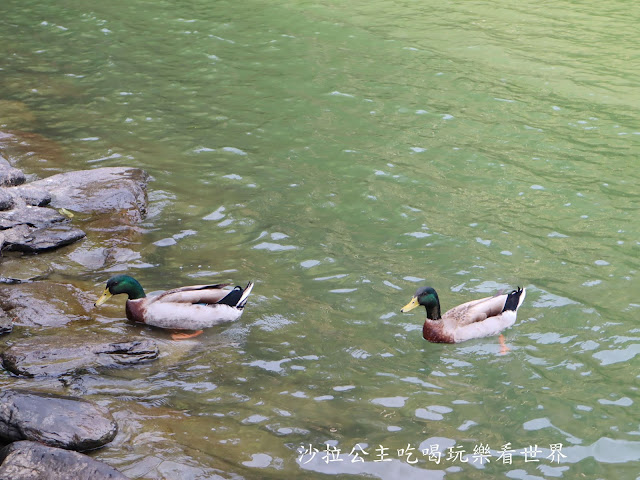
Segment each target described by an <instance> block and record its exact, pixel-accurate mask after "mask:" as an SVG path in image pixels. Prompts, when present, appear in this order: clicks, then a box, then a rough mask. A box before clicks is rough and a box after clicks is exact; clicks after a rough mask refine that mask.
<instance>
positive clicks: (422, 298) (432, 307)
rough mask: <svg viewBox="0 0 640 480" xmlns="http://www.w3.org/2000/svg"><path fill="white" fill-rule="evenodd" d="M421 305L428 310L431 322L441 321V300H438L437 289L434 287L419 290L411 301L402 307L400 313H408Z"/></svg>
mask: <svg viewBox="0 0 640 480" xmlns="http://www.w3.org/2000/svg"><path fill="white" fill-rule="evenodd" d="M420 305H422V306H423V307H424V308H425V309H426V310H427V317H428V318H430V319H431V320H439V319H440V317H441V314H440V299H439V298H438V294H437V293H436V291H435V289H433V288H432V287H422V288H419V289H418V290H416V293H415V294H414V295H413V297H412V298H411V301H410V302H409V303H407V304H406V305H405V306H404V307H402V309H401V310H400V311H401V312H402V313H407V312H408V311H410V310H413V309H414V308H416V307H419V306H420Z"/></svg>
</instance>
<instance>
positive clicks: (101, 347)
mask: <svg viewBox="0 0 640 480" xmlns="http://www.w3.org/2000/svg"><path fill="white" fill-rule="evenodd" d="M61 343H63V344H64V343H66V344H67V346H61V345H60V344H61ZM158 353H159V351H158V346H157V345H156V343H155V342H153V341H151V340H136V341H132V342H121V343H94V344H87V339H86V338H73V337H71V338H69V337H65V338H58V337H56V339H55V340H51V341H46V340H42V339H40V338H38V339H36V340H35V341H34V340H32V341H25V342H22V343H20V344H15V345H12V346H11V347H9V348H7V349H6V350H5V351H3V352H2V353H0V359H1V360H2V364H3V365H4V368H6V369H7V370H9V371H10V372H11V373H14V374H15V375H22V376H27V377H38V376H50V377H59V376H62V375H68V374H72V373H77V372H82V371H86V370H90V369H94V368H98V367H102V368H113V367H123V366H127V365H135V364H139V363H143V362H147V361H150V360H154V359H156V358H157V357H158Z"/></svg>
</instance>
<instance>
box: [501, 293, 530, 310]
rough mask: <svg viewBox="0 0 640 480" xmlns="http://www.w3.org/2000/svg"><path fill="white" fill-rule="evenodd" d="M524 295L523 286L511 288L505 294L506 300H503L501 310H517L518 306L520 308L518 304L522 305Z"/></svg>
mask: <svg viewBox="0 0 640 480" xmlns="http://www.w3.org/2000/svg"><path fill="white" fill-rule="evenodd" d="M525 295H526V292H525V289H524V288H520V287H518V289H517V290H513V291H512V292H511V293H509V294H508V295H507V300H506V301H505V302H504V308H503V309H502V311H503V312H506V311H508V310H511V311H514V312H515V311H517V310H518V308H520V305H522V302H523V301H524V297H525Z"/></svg>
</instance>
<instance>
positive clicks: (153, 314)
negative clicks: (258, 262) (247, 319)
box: [95, 275, 253, 339]
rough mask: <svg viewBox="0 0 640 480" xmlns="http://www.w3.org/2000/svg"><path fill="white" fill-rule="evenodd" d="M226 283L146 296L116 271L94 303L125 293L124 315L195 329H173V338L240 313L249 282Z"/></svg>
mask: <svg viewBox="0 0 640 480" xmlns="http://www.w3.org/2000/svg"><path fill="white" fill-rule="evenodd" d="M228 285H229V284H228V283H219V284H216V285H193V286H191V287H179V288H174V289H173V290H167V291H166V292H162V293H160V294H159V295H154V296H150V297H147V296H146V295H145V293H144V290H143V288H142V286H141V285H140V283H139V282H138V281H137V280H136V279H135V278H133V277H130V276H128V275H116V276H115V277H111V278H110V279H109V280H108V281H107V286H106V288H105V290H104V293H103V294H102V296H101V297H100V298H99V299H98V300H97V301H96V303H95V306H96V307H97V306H99V305H102V304H103V303H104V302H106V301H107V300H108V299H109V298H111V296H113V295H119V294H121V293H126V294H127V295H128V299H127V304H126V314H127V318H128V319H129V320H131V321H134V322H140V323H145V324H147V325H153V326H154V327H159V328H165V329H170V330H195V332H193V333H174V334H173V335H172V337H173V338H174V339H181V338H191V337H194V336H196V335H199V334H201V333H202V329H203V328H208V327H212V326H214V325H218V324H219V323H224V322H231V321H233V320H237V319H238V318H240V315H242V311H243V309H244V306H245V304H246V303H247V297H249V294H250V293H251V289H252V288H253V282H249V284H248V285H247V286H246V287H245V288H242V287H239V286H238V287H235V288H233V289H225V288H224V287H226V286H228Z"/></svg>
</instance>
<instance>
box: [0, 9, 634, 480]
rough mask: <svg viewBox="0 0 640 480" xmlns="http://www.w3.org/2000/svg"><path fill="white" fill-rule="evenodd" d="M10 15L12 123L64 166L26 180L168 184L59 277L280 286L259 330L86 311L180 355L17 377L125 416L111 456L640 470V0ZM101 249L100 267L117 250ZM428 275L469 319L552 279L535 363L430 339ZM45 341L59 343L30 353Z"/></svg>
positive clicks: (492, 347)
mask: <svg viewBox="0 0 640 480" xmlns="http://www.w3.org/2000/svg"><path fill="white" fill-rule="evenodd" d="M0 11H1V12H2V20H1V21H0V36H1V38H2V39H3V41H2V42H1V45H2V46H1V47H0V49H1V51H2V55H1V56H0V58H2V59H3V60H2V61H0V68H2V70H1V71H0V72H1V74H2V75H1V77H0V84H1V86H2V89H1V91H2V94H1V98H0V112H2V114H1V115H0V117H2V121H1V125H2V130H4V131H20V132H33V133H35V134H38V135H39V136H41V137H43V138H44V139H47V140H48V141H50V142H51V144H52V145H55V149H56V152H58V153H57V155H56V156H54V157H51V158H48V159H47V161H41V159H40V160H36V159H35V158H33V159H30V158H31V157H28V156H27V157H26V158H23V160H22V162H21V163H20V166H21V167H22V168H24V169H25V170H27V171H28V172H29V173H34V174H38V175H40V176H46V175H49V174H51V173H55V172H58V171H68V170H72V169H82V168H97V167H101V166H120V165H126V166H135V167H140V168H143V169H145V170H147V171H148V172H149V173H150V174H151V175H152V176H153V178H154V181H153V182H152V183H151V184H150V202H151V204H150V214H149V216H148V218H147V219H146V220H145V221H144V223H143V224H142V225H141V226H140V229H139V230H137V231H136V233H135V235H127V236H125V237H123V238H120V239H119V240H118V241H119V242H122V243H121V244H118V245H119V246H120V247H122V248H126V249H127V252H131V253H130V254H127V255H124V254H123V255H120V256H116V257H115V260H113V261H112V262H111V263H108V264H107V265H106V266H102V265H100V266H98V267H93V266H92V265H91V263H90V262H87V261H86V260H85V261H83V262H82V263H77V262H76V263H74V262H73V258H74V257H73V251H71V252H70V253H68V254H69V255H70V258H71V259H72V260H71V261H69V262H66V263H65V264H64V267H63V268H61V269H60V270H61V271H60V272H58V274H59V275H64V276H65V278H66V279H67V280H69V279H71V280H70V281H75V282H77V283H78V284H79V285H81V286H82V288H84V289H86V290H88V291H91V290H92V289H95V292H96V295H97V294H99V293H100V292H101V290H102V288H103V284H104V281H105V280H106V279H107V278H108V277H109V276H110V275H111V274H112V273H113V272H122V271H127V272H129V273H131V274H133V275H134V276H135V277H136V278H138V279H139V280H140V281H141V283H142V284H143V285H144V286H145V287H146V288H147V290H159V289H164V288H168V287H171V286H175V285H182V284H188V283H202V282H209V281H211V282H214V281H216V282H217V281H222V280H225V281H232V282H235V283H245V282H247V281H248V280H255V281H256V287H255V289H254V294H253V295H252V297H251V300H250V302H249V305H248V307H247V309H246V312H245V314H244V316H243V317H242V318H241V320H240V321H239V322H237V323H235V324H233V325H230V326H227V327H223V328H221V329H215V330H210V331H207V332H206V333H205V334H204V335H202V336H201V337H199V338H198V339H197V340H194V341H189V342H184V343H182V344H178V345H175V344H171V343H170V342H168V341H167V340H166V336H164V334H162V333H161V332H157V331H153V330H145V329H140V328H138V327H133V326H130V325H128V324H127V323H126V321H125V320H124V309H123V306H122V301H120V302H118V301H114V302H113V305H112V306H106V307H104V308H103V309H101V310H99V311H95V312H92V314H91V315H93V316H94V317H95V319H96V322H95V323H94V324H86V323H83V324H82V325H70V326H69V327H67V328H69V329H72V330H78V331H80V332H83V331H86V332H95V331H104V330H105V329H106V330H109V331H110V332H114V334H118V335H131V336H136V335H143V336H147V337H151V338H157V339H159V340H160V341H162V342H164V343H163V345H164V346H165V354H164V356H163V358H161V359H160V361H158V362H156V363H154V364H150V365H148V366H144V367H141V368H136V369H131V370H126V371H113V372H106V373H105V372H102V373H96V374H89V375H86V376H83V377H82V378H78V379H77V380H76V381H75V382H72V383H71V385H69V386H67V387H64V386H62V385H61V384H59V383H57V382H49V381H45V380H42V381H40V380H35V381H24V380H17V379H15V378H11V377H9V376H8V375H7V374H4V375H2V376H0V384H1V385H3V386H8V385H19V386H30V387H33V388H36V387H41V388H45V389H53V390H54V391H64V392H67V393H71V394H81V395H85V396H87V397H88V398H92V399H94V400H96V401H98V402H100V403H102V404H104V405H106V406H108V407H109V408H110V409H111V410H112V411H113V412H114V415H115V416H116V418H117V420H118V422H119V424H120V433H119V434H118V437H117V438H116V440H115V441H114V443H112V444H111V445H109V446H107V447H106V448H104V449H102V450H100V451H97V452H95V453H94V456H95V457H96V458H99V459H101V460H103V461H105V462H107V463H109V464H110V465H113V466H115V467H117V468H118V469H120V470H121V471H122V472H123V473H124V474H126V475H127V476H129V477H131V478H149V479H210V478H228V479H231V478H234V479H235V478H303V477H304V478H331V476H334V477H339V478H347V477H349V478H351V475H355V476H361V477H365V476H366V477H368V478H383V479H392V478H394V479H395V478H398V477H399V476H401V475H402V476H403V477H405V478H434V479H441V478H465V479H466V478H485V477H487V476H498V475H506V476H508V477H509V478H518V479H525V478H529V479H531V478H635V477H636V476H637V471H638V468H639V467H640V454H638V451H640V450H639V448H638V447H639V446H640V438H639V437H638V436H639V435H640V429H639V427H638V421H637V416H636V415H635V414H634V413H633V412H634V411H635V401H636V393H637V376H636V374H635V373H634V372H635V371H636V370H637V368H634V366H637V360H636V355H637V353H638V352H640V346H639V342H638V340H639V339H640V336H639V335H638V329H637V327H636V318H637V314H638V308H639V306H640V301H639V299H638V291H639V290H638V286H637V282H638V267H639V261H638V253H639V245H640V235H639V228H638V222H637V215H636V211H637V208H638V203H639V200H640V196H639V194H638V191H637V185H638V180H639V174H638V169H637V168H636V163H637V161H636V156H637V154H638V151H639V149H638V143H639V141H640V137H639V136H638V135H640V122H639V121H638V115H637V112H638V107H639V106H640V95H639V94H638V89H637V88H636V80H637V78H638V76H639V75H640V67H639V66H638V62H637V61H635V60H636V59H637V42H635V38H636V31H637V25H638V21H639V20H640V18H639V17H640V10H639V9H638V8H637V7H636V6H634V5H630V4H620V3H616V2H606V1H605V2H599V3H597V4H593V5H576V4H575V3H572V2H566V1H560V2H556V3H554V4H549V3H544V4H538V3H534V2H528V3H526V2H525V3H522V2H508V1H503V2H497V3H496V2H491V3H487V2H480V1H471V2H459V3H455V2H444V3H443V2H432V1H427V2H413V3H412V2H399V1H393V2H388V1H387V2H380V1H373V2H371V1H369V2H346V3H345V2H329V1H323V2H287V1H279V2H268V3H267V2H259V1H249V2H227V1H220V2H208V1H204V0H185V1H180V2H167V1H154V2H150V1H135V2H123V1H120V2H92V1H88V2H87V1H85V2H77V1H71V0H66V1H63V2H55V3H52V4H48V3H47V4H43V3H42V2H35V1H33V0H21V1H20V2H18V1H15V0H5V2H4V3H3V6H2V7H0ZM50 148H53V147H50ZM92 235H93V236H91V235H90V236H89V239H88V240H87V241H85V242H84V243H83V244H81V245H79V246H77V247H75V248H77V249H80V250H79V251H80V252H83V253H84V255H86V254H87V252H89V253H90V252H92V251H96V250H97V249H100V248H103V247H106V246H113V243H112V244H111V245H110V244H109V242H113V240H110V239H109V237H108V236H107V235H104V234H103V235H100V234H99V233H95V232H94V233H93V234H92ZM51 258H55V255H54V254H52V255H51ZM76 258H77V257H76ZM82 258H85V259H86V256H82ZM32 260H33V259H32ZM32 260H27V261H32ZM41 260H42V258H40V259H39V260H38V261H41ZM34 261H35V260H34ZM425 284H429V285H432V286H433V287H435V288H436V289H437V290H438V292H439V294H440V299H441V301H442V304H443V305H442V306H443V309H447V308H450V307H452V306H454V305H456V304H458V303H462V302H464V301H467V300H471V299H473V298H477V297H481V296H486V295H492V294H494V293H496V292H497V291H500V290H503V289H508V288H513V287H515V286H516V285H523V286H525V287H527V289H528V296H527V299H526V302H525V304H524V305H523V307H522V309H521V311H520V314H519V319H518V322H517V324H516V325H515V326H514V327H513V328H511V329H509V330H508V331H506V332H505V333H506V339H507V342H508V344H509V346H510V348H511V351H510V352H509V353H508V354H507V355H504V356H502V355H500V354H499V351H500V348H499V345H498V342H497V339H494V338H489V339H482V340H475V341H471V342H468V343H464V344H460V345H433V344H427V343H426V342H425V341H424V340H422V338H421V332H420V330H421V324H422V321H423V315H424V313H423V311H418V310H415V311H414V312H412V313H411V314H407V315H402V314H400V312H399V309H400V307H402V306H403V305H404V304H405V303H406V302H407V301H408V300H409V298H410V296H411V295H412V293H413V292H414V291H415V289H416V288H417V287H419V286H422V285H425ZM33 334H41V335H56V334H59V332H56V331H54V330H52V329H48V330H45V331H42V332H33V331H28V330H20V329H17V330H16V332H15V333H14V334H12V341H18V340H19V338H20V336H21V335H33ZM556 444H562V450H561V453H562V455H564V456H560V455H559V454H556V453H554V452H553V451H552V448H554V447H552V445H556ZM327 445H328V446H327ZM316 449H317V452H316ZM384 449H388V450H384ZM412 449H415V450H412ZM338 450H339V453H340V455H339V456H338ZM474 450H475V451H474ZM509 450H513V453H512V457H511V462H508V461H507V460H508V459H509V458H510V457H509V455H508V454H507V453H505V452H508V451H509ZM463 451H464V452H463ZM364 452H366V453H364ZM435 452H440V453H441V454H442V457H441V458H440V460H441V461H440V462H436V460H437V455H436V454H435ZM454 452H457V453H454ZM314 453H315V455H314ZM384 453H387V454H388V455H389V456H388V457H385V456H384V455H380V456H379V454H384ZM425 453H426V454H425ZM483 453H484V454H485V455H484V456H483ZM356 454H358V455H356ZM430 454H431V456H430ZM487 454H488V455H490V456H486V455H487ZM501 455H502V456H501ZM447 457H450V458H447ZM358 459H364V460H365V461H364V462H360V461H358ZM487 459H489V460H490V462H487ZM377 460H385V461H377ZM386 460H389V461H386ZM535 460H538V461H535ZM557 460H559V461H557ZM414 461H415V463H414Z"/></svg>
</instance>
